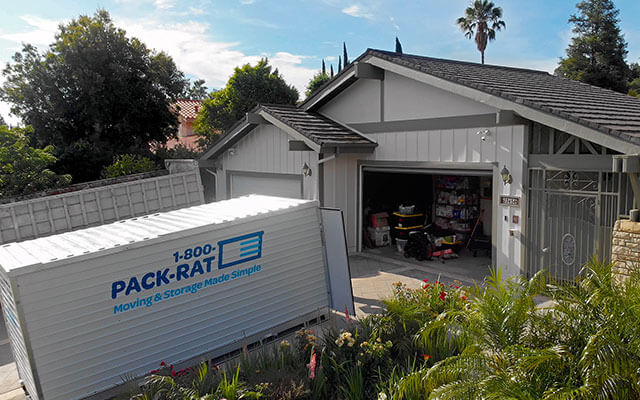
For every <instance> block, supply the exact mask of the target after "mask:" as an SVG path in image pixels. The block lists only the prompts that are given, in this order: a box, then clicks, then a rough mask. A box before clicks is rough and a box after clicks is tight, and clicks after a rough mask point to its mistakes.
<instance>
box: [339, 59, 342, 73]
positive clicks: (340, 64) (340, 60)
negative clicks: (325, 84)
mask: <svg viewBox="0 0 640 400" xmlns="http://www.w3.org/2000/svg"><path fill="white" fill-rule="evenodd" d="M340 71H342V57H340V56H338V73H340Z"/></svg>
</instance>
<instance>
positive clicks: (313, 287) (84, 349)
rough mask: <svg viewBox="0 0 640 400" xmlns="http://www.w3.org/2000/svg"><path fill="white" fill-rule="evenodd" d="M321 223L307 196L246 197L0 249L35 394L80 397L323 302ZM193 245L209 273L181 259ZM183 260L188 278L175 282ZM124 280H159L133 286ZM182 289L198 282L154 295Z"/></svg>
mask: <svg viewBox="0 0 640 400" xmlns="http://www.w3.org/2000/svg"><path fill="white" fill-rule="evenodd" d="M319 226H320V222H319V216H318V209H317V203H316V202H314V201H303V200H293V199H283V198H273V197H266V196H247V197H242V198H239V199H234V200H229V201H223V202H218V203H211V204H206V205H202V206H198V207H191V208H187V209H182V210H177V211H173V212H168V213H164V214H157V215H153V216H148V217H142V218H136V219H132V220H127V221H121V222H117V223H114V224H110V225H105V226H101V227H96V228H89V229H86V230H81V231H76V232H69V233H65V234H62V235H56V236H50V237H47V238H41V239H36V240H33V241H27V242H22V243H15V244H9V245H5V246H3V247H1V248H0V260H2V261H0V263H1V264H2V266H3V267H4V268H5V269H8V270H9V276H11V279H13V280H14V281H15V282H16V285H15V286H16V287H17V294H16V297H17V298H18V299H19V300H20V301H21V304H20V308H21V310H20V311H21V312H20V314H21V317H22V318H24V321H25V326H24V328H23V329H25V330H26V332H27V335H26V337H25V339H26V342H27V347H28V349H29V350H30V353H31V354H30V355H31V358H32V362H33V364H34V365H32V366H33V367H34V368H35V369H36V370H37V376H38V380H39V385H40V390H41V394H42V395H43V398H45V399H46V400H55V399H65V400H68V399H76V398H82V397H85V396H87V395H89V394H91V393H93V392H99V391H102V390H105V389H107V388H109V387H111V386H114V385H117V384H120V383H122V380H121V379H122V378H121V377H123V376H140V375H143V374H146V373H148V372H149V371H150V370H152V369H154V368H157V366H158V364H159V362H160V361H168V362H174V363H175V362H178V361H181V360H187V359H191V358H194V357H198V356H199V355H202V354H204V353H207V352H209V351H211V350H214V349H216V348H220V347H222V346H225V345H228V344H229V343H232V342H235V341H238V340H240V339H242V337H243V336H244V335H247V336H249V335H252V334H255V333H258V332H261V331H264V330H265V329H266V328H270V327H273V326H276V325H279V324H283V323H285V322H287V321H290V320H292V319H295V318H296V317H298V316H300V315H302V314H308V313H314V312H317V311H318V310H319V309H323V308H326V307H328V305H329V303H328V302H329V300H328V287H327V276H326V269H325V267H324V258H323V253H322V252H323V248H322V241H321V232H320V228H319ZM261 232H263V233H261ZM245 235H250V236H248V237H244V236H245ZM229 239H231V240H229ZM255 245H258V247H257V249H255V247H256V246H255ZM260 245H261V248H260ZM239 246H245V247H242V248H240V247H239ZM212 247H215V248H216V249H215V251H211V248H212ZM196 248H200V249H201V250H199V251H196V250H195V249H196ZM223 248H224V255H223V251H222V249H223ZM251 248H254V249H253V250H256V251H258V252H257V253H255V252H252V251H253V250H252V249H251ZM189 249H190V250H189ZM247 249H248V250H247ZM260 250H261V251H260ZM198 252H200V253H201V254H202V255H201V256H200V257H199V260H200V261H201V265H202V266H203V267H205V268H206V265H207V261H206V260H207V258H205V255H204V253H205V252H209V253H210V254H211V255H215V260H214V261H211V260H209V261H208V262H209V263H210V265H211V272H210V273H207V272H206V271H205V273H204V275H200V274H199V273H196V272H197V268H196V266H195V263H196V262H195V261H192V264H191V263H190V262H189V261H179V258H183V260H184V259H187V258H190V259H191V260H195V258H191V257H189V256H187V254H189V255H195V254H194V253H198ZM220 256H222V257H220ZM9 257H13V258H14V259H15V260H11V259H10V258H9ZM238 258H240V259H238ZM243 258H244V259H245V260H249V261H248V262H244V263H243V262H241V261H242V259H243ZM18 259H19V260H20V261H19V262H18V261H17V260H18ZM252 259H255V261H253V260H252ZM5 260H7V261H5ZM176 261H179V262H176ZM12 262H13V263H15V264H12ZM223 262H224V263H223ZM181 263H185V264H189V269H188V271H190V272H188V274H189V275H190V277H189V279H187V278H186V275H183V278H182V281H177V279H178V276H180V273H179V269H180V268H179V266H178V264H181ZM218 263H220V264H218ZM7 264H8V265H7ZM254 265H260V266H261V269H260V270H259V271H257V272H254V274H252V275H250V276H246V275H245V276H240V277H239V278H238V279H233V276H234V275H233V274H234V273H238V272H237V271H241V270H246V269H247V268H249V267H253V266H254ZM218 266H220V267H223V268H224V269H221V270H218V269H217V267H218ZM227 266H229V267H228V268H225V267H227ZM165 269H169V271H170V272H167V273H165V274H164V275H163V274H162V271H164V270H165ZM156 271H157V272H156ZM194 271H195V272H194ZM194 274H195V276H193V275H194ZM222 274H226V275H227V276H229V277H228V278H227V281H223V282H222V283H219V284H218V283H215V284H209V285H205V286H204V287H200V288H196V287H195V286H194V284H197V283H198V282H200V283H204V281H205V280H207V279H210V278H217V277H220V276H221V275H222ZM147 275H149V277H148V278H145V276H147ZM163 276H164V278H165V279H168V280H170V281H171V283H168V284H167V283H166V282H165V281H164V279H163ZM192 276H193V277H192ZM131 277H137V279H138V282H137V284H138V288H140V287H139V285H145V284H146V285H147V286H153V284H156V283H159V284H161V285H162V286H161V287H155V288H152V289H151V290H148V291H145V290H142V291H141V292H139V293H138V291H137V290H135V288H133V287H134V286H135V285H134V284H132V283H131V280H130V278H131ZM117 281H123V283H122V285H124V284H125V282H127V283H126V285H127V288H128V289H127V291H129V288H132V289H131V293H130V294H128V295H127V294H126V291H125V290H124V286H122V287H120V286H118V284H116V283H115V282H117ZM132 285H133V286H132ZM114 287H117V288H118V290H120V289H122V291H120V292H118V291H117V290H116V291H115V292H114V289H113V288H114ZM185 287H190V288H192V289H189V290H193V289H199V290H196V291H195V292H194V293H186V292H185V293H183V294H182V295H179V296H175V297H172V298H167V299H163V300H161V301H157V302H156V294H158V295H159V296H161V297H166V296H167V293H168V292H169V291H170V290H176V289H182V288H185ZM113 293H115V294H116V299H115V300H114V299H112V297H113ZM147 299H150V300H147ZM147 301H150V302H153V304H148V305H146V304H144V303H145V302H147ZM125 304H126V305H125ZM121 305H122V307H123V308H118V307H120V306H121ZM127 309H128V310H127Z"/></svg>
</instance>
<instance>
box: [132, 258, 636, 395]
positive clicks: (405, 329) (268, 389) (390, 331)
mask: <svg viewBox="0 0 640 400" xmlns="http://www.w3.org/2000/svg"><path fill="white" fill-rule="evenodd" d="M638 277H639V275H638V273H637V272H634V273H633V275H632V276H631V277H630V278H629V279H627V280H625V281H623V282H618V283H616V282H614V274H613V271H612V266H611V265H609V264H603V263H599V262H596V261H592V262H590V263H589V264H588V265H586V266H585V267H584V269H583V271H582V273H581V274H580V277H579V278H578V279H577V280H576V281H575V282H574V284H555V283H549V282H548V281H547V278H546V276H545V274H544V272H540V273H538V274H537V275H536V276H534V277H532V278H531V279H529V280H526V279H523V278H519V277H517V278H516V277H514V278H509V279H503V277H502V276H501V274H500V272H497V273H495V274H492V275H491V276H489V277H488V278H487V280H486V281H485V282H484V284H483V285H482V286H480V285H476V286H474V287H472V288H464V287H458V286H456V285H448V286H447V285H444V284H442V283H441V282H433V283H430V282H425V284H424V287H423V288H422V289H409V288H407V287H406V286H404V285H401V284H397V285H395V286H394V293H393V296H392V297H391V298H389V299H387V300H385V301H384V303H385V305H386V311H385V312H384V313H382V314H380V315H372V316H369V317H366V318H364V319H362V320H360V321H354V322H351V323H350V324H348V325H347V328H346V329H343V330H337V329H331V330H328V331H326V332H324V334H323V335H322V339H320V340H319V339H318V338H317V337H316V336H315V334H314V333H313V332H312V331H310V330H305V329H303V330H300V331H299V332H298V333H297V335H296V338H295V340H294V341H293V343H289V342H287V341H283V342H282V343H281V344H280V345H279V346H277V345H276V346H272V348H265V349H262V351H259V352H257V353H256V354H255V355H252V356H249V355H246V356H244V357H243V358H242V360H241V361H240V362H239V363H238V364H236V365H235V370H234V369H230V370H228V371H227V372H225V374H229V376H231V377H232V378H231V379H228V378H227V375H225V374H223V375H220V374H217V375H215V376H214V377H213V378H212V379H209V380H206V379H205V380H204V381H206V382H208V383H207V385H202V384H198V383H197V382H200V381H202V373H194V374H191V375H189V373H186V375H182V376H176V377H172V376H168V377H169V378H172V379H168V378H166V377H165V378H157V377H156V378H153V377H152V378H150V380H149V381H148V382H149V384H154V385H157V386H158V387H160V388H164V390H165V392H166V393H174V394H175V397H173V398H176V399H191V398H200V397H188V396H187V395H188V394H189V393H190V394H193V395H198V396H202V393H205V392H206V393H209V394H210V396H213V397H203V398H208V399H215V400H218V398H219V397H221V396H222V395H225V396H228V397H229V398H234V397H233V393H236V394H237V393H240V395H242V394H243V393H247V396H249V393H255V396H262V397H261V398H262V399H285V400H303V399H305V400H307V399H308V400H316V399H337V400H351V399H365V400H384V399H387V400H409V399H410V400H419V399H425V400H426V399H621V400H623V399H625V400H626V399H639V398H640V368H638V366H639V365H640V324H638V321H640V280H639V279H638ZM538 295H544V296H546V297H547V298H548V299H550V302H547V303H545V308H541V306H539V305H536V302H535V301H534V299H535V297H536V296H538ZM549 304H550V305H549ZM229 368H231V366H230V367H229ZM233 371H235V373H234V372H233ZM178 375H180V374H178ZM205 375H206V374H205ZM176 382H177V383H176ZM205 386H206V388H208V389H207V390H200V389H199V388H204V387H205ZM150 387H151V386H150ZM220 388H223V389H224V388H227V389H224V390H222V389H220ZM214 389H215V390H214ZM190 391H191V392H190ZM148 393H151V394H153V393H155V392H153V393H152V392H148ZM163 393H164V392H163ZM251 395H254V394H251ZM181 396H182V397H181ZM185 396H187V397H185ZM215 396H218V397H215ZM139 398H140V399H142V398H143V397H139ZM149 398H152V397H149ZM157 398H158V399H160V400H162V399H165V398H169V397H157Z"/></svg>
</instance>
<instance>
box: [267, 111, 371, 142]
mask: <svg viewBox="0 0 640 400" xmlns="http://www.w3.org/2000/svg"><path fill="white" fill-rule="evenodd" d="M260 109H262V110H264V111H265V112H267V113H269V115H271V116H273V117H274V118H276V119H278V120H279V121H281V122H282V123H284V124H286V125H288V126H290V127H291V128H293V129H295V130H296V131H297V132H299V133H300V134H302V135H304V136H305V137H307V138H308V139H310V140H312V141H313V142H315V143H317V144H319V145H320V146H325V147H335V146H343V145H364V146H367V145H371V146H375V145H376V143H375V142H374V141H373V140H371V139H369V138H367V137H364V136H362V135H361V134H359V133H357V132H355V131H353V130H351V129H349V128H347V127H345V126H343V125H340V124H338V123H337V122H335V121H333V120H331V119H329V118H327V117H325V116H323V115H320V114H318V113H315V112H308V111H305V110H304V109H302V108H298V107H296V106H289V105H279V104H278V105H276V104H267V105H260Z"/></svg>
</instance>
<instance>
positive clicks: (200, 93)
mask: <svg viewBox="0 0 640 400" xmlns="http://www.w3.org/2000/svg"><path fill="white" fill-rule="evenodd" d="M208 95H209V92H208V91H207V87H206V86H205V85H204V79H197V80H195V81H193V82H191V84H190V85H189V86H188V87H187V88H186V91H185V93H184V96H183V97H185V98H187V99H189V100H204V99H206V98H207V96H208Z"/></svg>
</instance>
